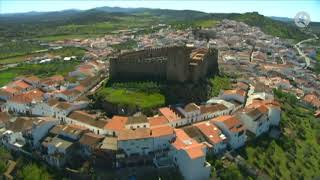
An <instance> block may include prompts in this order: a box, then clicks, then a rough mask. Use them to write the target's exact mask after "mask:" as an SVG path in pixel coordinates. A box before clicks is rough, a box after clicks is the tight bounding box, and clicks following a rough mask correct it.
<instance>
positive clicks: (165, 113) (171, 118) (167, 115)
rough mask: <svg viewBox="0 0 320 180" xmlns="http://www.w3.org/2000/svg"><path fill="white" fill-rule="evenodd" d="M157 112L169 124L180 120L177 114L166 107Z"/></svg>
mask: <svg viewBox="0 0 320 180" xmlns="http://www.w3.org/2000/svg"><path fill="white" fill-rule="evenodd" d="M159 111H160V113H161V114H162V115H163V116H164V117H165V118H167V120H168V121H170V122H172V121H177V120H180V119H181V117H180V116H179V115H178V114H177V113H175V112H174V111H173V110H172V109H170V108H168V107H163V108H160V109H159Z"/></svg>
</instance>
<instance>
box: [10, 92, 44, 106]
mask: <svg viewBox="0 0 320 180" xmlns="http://www.w3.org/2000/svg"><path fill="white" fill-rule="evenodd" d="M43 95H44V92H42V91H41V90H39V89H34V90H31V91H28V92H25V93H23V94H18V95H14V96H12V98H11V99H10V101H13V102H17V103H31V102H33V101H35V102H39V101H42V100H43V98H44V97H43Z"/></svg>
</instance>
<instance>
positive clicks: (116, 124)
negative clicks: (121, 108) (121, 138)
mask: <svg viewBox="0 0 320 180" xmlns="http://www.w3.org/2000/svg"><path fill="white" fill-rule="evenodd" d="M127 121H128V117H125V116H113V117H112V119H110V120H109V121H108V123H107V124H106V125H105V126H104V129H105V130H106V132H107V134H109V135H112V136H118V135H119V132H120V131H122V130H124V129H125V126H126V123H127Z"/></svg>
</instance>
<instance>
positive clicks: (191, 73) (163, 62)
mask: <svg viewBox="0 0 320 180" xmlns="http://www.w3.org/2000/svg"><path fill="white" fill-rule="evenodd" d="M218 72H219V68H218V50H217V49H211V48H210V49H206V48H198V49H197V48H191V47H186V46H174V47H164V48H155V49H146V50H140V51H135V52H129V53H124V54H120V55H119V56H118V57H116V58H111V59H110V78H111V79H118V80H121V79H126V80H127V79H135V80H143V79H158V80H168V81H177V82H185V81H193V82H196V81H198V80H200V79H204V78H205V77H206V76H208V75H214V74H217V73H218Z"/></svg>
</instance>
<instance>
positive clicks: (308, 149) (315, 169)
mask: <svg viewBox="0 0 320 180" xmlns="http://www.w3.org/2000/svg"><path fill="white" fill-rule="evenodd" d="M280 96H281V97H280V99H281V102H282V111H283V112H282V117H281V131H282V135H281V137H280V138H279V139H277V140H273V139H269V138H267V137H261V138H259V139H257V140H256V141H254V142H250V143H249V144H248V145H247V146H246V147H245V148H244V149H243V151H242V155H243V156H244V157H245V159H246V161H247V163H249V164H250V165H253V166H255V167H257V168H259V169H260V170H262V171H264V172H265V173H266V174H267V175H269V176H270V177H272V178H277V179H296V178H297V179H299V178H301V179H304V178H305V179H312V178H313V177H319V176H320V172H319V169H320V163H319V162H320V156H319V154H320V145H319V143H320V122H319V120H318V119H315V118H314V116H313V112H312V111H310V110H308V109H306V108H304V107H301V106H300V105H298V104H297V103H296V101H295V100H294V97H293V96H290V95H286V94H282V93H281V95H280Z"/></svg>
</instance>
